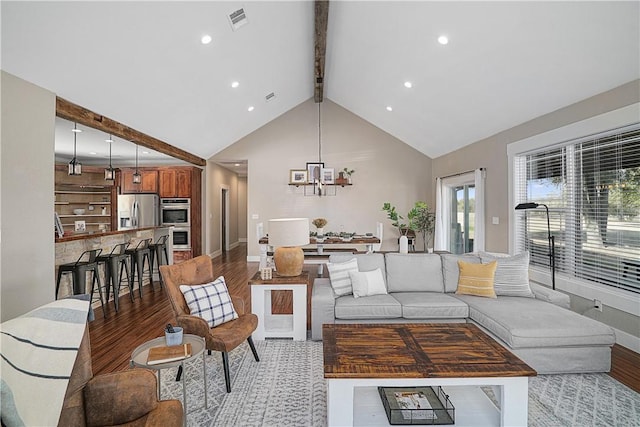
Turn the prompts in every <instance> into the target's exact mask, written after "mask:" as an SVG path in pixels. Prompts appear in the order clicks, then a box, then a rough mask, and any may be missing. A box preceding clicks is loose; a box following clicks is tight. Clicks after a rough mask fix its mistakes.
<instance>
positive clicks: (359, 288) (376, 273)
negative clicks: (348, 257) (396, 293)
mask: <svg viewBox="0 0 640 427" xmlns="http://www.w3.org/2000/svg"><path fill="white" fill-rule="evenodd" d="M349 276H350V277H351V283H352V285H353V297H354V298H359V297H369V296H372V295H385V294H387V287H386V286H385V284H384V277H382V270H380V269H379V268H376V269H375V270H372V271H350V272H349Z"/></svg>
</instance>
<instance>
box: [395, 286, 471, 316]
mask: <svg viewBox="0 0 640 427" xmlns="http://www.w3.org/2000/svg"><path fill="white" fill-rule="evenodd" d="M393 297H394V298H395V299H397V300H398V301H399V302H400V304H401V305H402V317H404V318H405V319H466V318H467V317H469V306H467V304H465V303H464V302H462V301H460V300H459V299H458V298H456V297H454V296H452V295H447V294H443V293H442V292H396V293H394V294H393Z"/></svg>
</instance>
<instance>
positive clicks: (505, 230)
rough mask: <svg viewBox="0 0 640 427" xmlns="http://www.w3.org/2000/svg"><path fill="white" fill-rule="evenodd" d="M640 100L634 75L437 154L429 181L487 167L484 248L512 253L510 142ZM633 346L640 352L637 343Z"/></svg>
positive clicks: (635, 324) (587, 308)
mask: <svg viewBox="0 0 640 427" xmlns="http://www.w3.org/2000/svg"><path fill="white" fill-rule="evenodd" d="M638 102H640V80H635V81H633V82H630V83H628V84H625V85H623V86H620V87H617V88H614V89H612V90H610V91H608V92H604V93H601V94H599V95H596V96H593V97H591V98H588V99H585V100H583V101H580V102H578V103H576V104H573V105H570V106H567V107H565V108H562V109H560V110H557V111H554V112H552V113H549V114H546V115H544V116H541V117H538V118H536V119H534V120H531V121H528V122H526V123H523V124H521V125H519V126H516V127H513V128H511V129H508V130H505V131H503V132H500V133H498V134H496V135H493V136H491V137H489V138H486V139H483V140H481V141H478V142H476V143H474V144H471V145H469V146H467V147H465V148H462V149H460V150H457V151H454V152H452V153H449V154H447V155H444V156H441V157H438V158H436V159H434V160H433V181H432V183H431V185H432V186H433V188H434V189H435V178H436V177H439V176H446V175H449V174H454V173H458V172H462V171H466V170H470V169H475V168H478V167H486V168H487V179H486V200H485V202H486V221H485V226H486V230H487V233H486V250H487V251H495V252H508V250H509V229H510V225H509V221H508V219H509V213H510V210H511V209H513V207H512V206H509V188H508V182H509V176H508V171H507V169H508V159H507V144H510V143H512V142H516V141H519V140H522V139H524V138H528V137H530V136H533V135H538V134H541V133H543V132H546V131H549V130H553V129H557V128H559V127H562V126H565V125H568V124H572V123H575V122H578V121H581V120H585V119H588V118H590V117H594V116H597V115H600V114H603V113H606V112H609V111H613V110H616V109H619V108H622V107H625V106H628V105H632V104H635V103H638ZM639 120H640V118H639ZM603 130H605V129H603ZM492 216H497V217H499V218H500V224H499V225H492V223H491V217H492ZM570 296H571V306H572V309H573V310H574V311H576V312H578V313H581V314H584V315H585V316H588V317H592V318H595V319H598V320H600V321H602V322H604V323H606V324H608V325H610V326H612V327H614V328H616V329H618V330H620V331H623V332H626V333H628V334H630V335H632V336H633V337H640V318H639V317H637V316H635V315H632V314H629V313H627V312H623V311H621V310H618V309H616V308H613V307H609V306H607V305H605V306H604V307H603V311H602V312H599V311H597V310H594V309H592V308H591V307H592V306H593V303H592V301H590V300H587V299H585V298H582V297H579V296H577V295H572V294H570ZM636 341H637V340H636ZM629 346H630V347H632V348H633V349H634V350H635V351H639V348H640V344H638V342H635V343H634V344H633V345H629Z"/></svg>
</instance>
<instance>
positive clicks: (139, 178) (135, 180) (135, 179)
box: [133, 144, 142, 184]
mask: <svg viewBox="0 0 640 427" xmlns="http://www.w3.org/2000/svg"><path fill="white" fill-rule="evenodd" d="M141 182H142V176H141V175H140V172H138V144H136V173H134V174H133V183H134V184H140V183H141Z"/></svg>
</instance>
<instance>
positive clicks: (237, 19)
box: [229, 8, 249, 31]
mask: <svg viewBox="0 0 640 427" xmlns="http://www.w3.org/2000/svg"><path fill="white" fill-rule="evenodd" d="M229 23H230V24H231V29H232V30H233V31H235V30H237V29H238V28H240V27H242V26H243V25H245V24H248V23H249V20H248V19H247V15H246V14H245V13H244V8H241V9H238V10H236V11H235V12H231V13H230V14H229Z"/></svg>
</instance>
